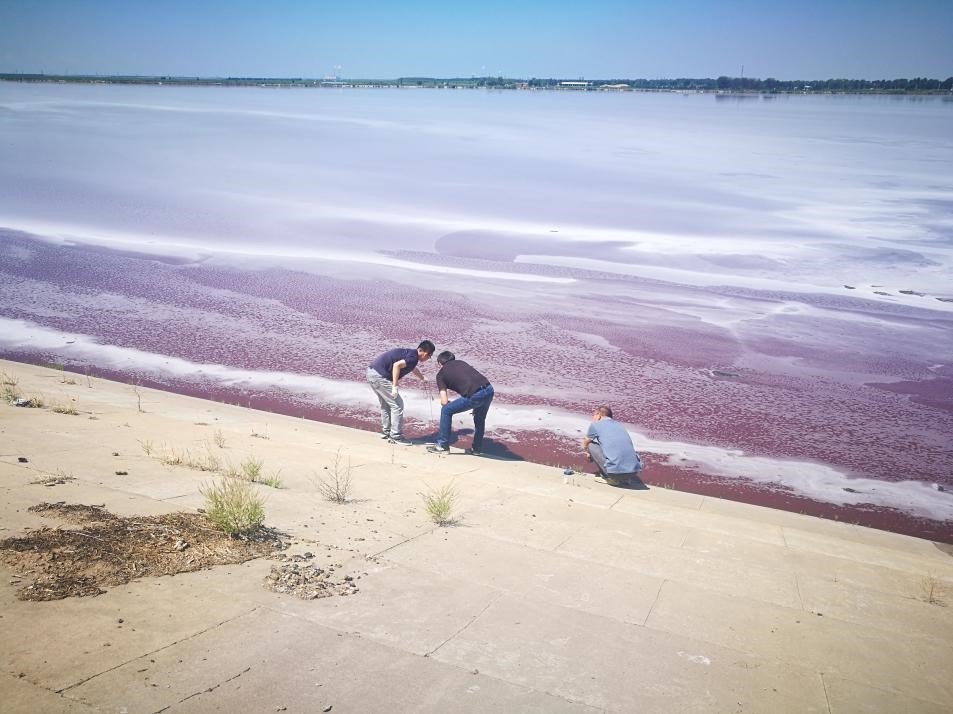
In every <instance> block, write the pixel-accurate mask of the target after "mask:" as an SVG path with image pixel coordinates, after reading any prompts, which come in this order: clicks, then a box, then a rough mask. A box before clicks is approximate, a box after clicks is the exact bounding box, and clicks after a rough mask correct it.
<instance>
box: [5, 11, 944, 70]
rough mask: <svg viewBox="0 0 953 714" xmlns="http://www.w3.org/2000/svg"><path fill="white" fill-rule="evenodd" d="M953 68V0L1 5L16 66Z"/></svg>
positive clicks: (8, 57) (8, 58)
mask: <svg viewBox="0 0 953 714" xmlns="http://www.w3.org/2000/svg"><path fill="white" fill-rule="evenodd" d="M742 65H743V66H744V76H746V77H759V78H762V79H764V78H767V77H775V78H777V79H827V78H831V77H848V78H853V79H882V78H888V79H892V78H896V77H915V76H921V77H931V78H937V79H945V78H946V77H949V76H953V0H802V1H801V2H794V0H708V1H705V0H668V1H667V2H665V1H658V2H645V1H643V0H589V1H587V2H586V1H583V0H548V1H547V2H542V1H539V0H483V1H481V2H455V1H454V0H441V1H440V2H437V1H436V0H404V1H403V2H401V1H400V0H393V1H392V2H386V1H381V0H350V1H348V0H339V1H338V2H324V0H310V1H308V0H271V1H270V2H267V1H265V0H189V1H186V0H0V71H2V72H45V73H50V74H54V73H66V74H83V73H94V74H95V73H98V74H148V75H155V74H166V75H199V76H244V77H249V76H250V77H323V76H327V75H331V74H338V75H340V76H342V77H350V78H359V77H368V78H370V77H374V78H386V77H398V76H437V77H452V76H462V77H469V76H471V75H500V74H501V75H505V76H508V77H523V78H529V77H562V78H565V77H573V78H575V77H586V78H603V79H608V78H649V79H654V78H672V77H717V76H719V75H729V76H739V75H740V74H741V68H742Z"/></svg>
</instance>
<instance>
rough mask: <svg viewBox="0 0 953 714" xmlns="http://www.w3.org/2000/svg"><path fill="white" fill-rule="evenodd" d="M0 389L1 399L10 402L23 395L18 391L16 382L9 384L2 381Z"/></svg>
mask: <svg viewBox="0 0 953 714" xmlns="http://www.w3.org/2000/svg"><path fill="white" fill-rule="evenodd" d="M0 389H2V394H3V401H5V402H10V403H11V404H12V403H13V402H15V401H17V400H18V399H20V398H21V397H22V396H23V394H22V393H21V392H20V389H19V388H18V387H17V385H16V382H13V383H11V384H8V383H7V382H4V383H3V385H2V387H0Z"/></svg>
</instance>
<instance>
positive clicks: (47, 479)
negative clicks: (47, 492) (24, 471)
mask: <svg viewBox="0 0 953 714" xmlns="http://www.w3.org/2000/svg"><path fill="white" fill-rule="evenodd" d="M75 480H76V477H75V476H73V475H72V474H68V473H66V472H65V471H63V469H57V471H56V473H55V474H49V475H47V476H41V477H40V478H38V479H36V480H35V481H30V483H31V484H33V485H35V486H60V485H62V484H64V483H66V482H67V481H75Z"/></svg>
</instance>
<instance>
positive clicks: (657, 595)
mask: <svg viewBox="0 0 953 714" xmlns="http://www.w3.org/2000/svg"><path fill="white" fill-rule="evenodd" d="M667 582H668V581H667V580H663V581H662V582H660V583H659V585H658V590H657V591H656V592H655V599H654V600H653V601H652V607H650V608H649V611H648V612H647V613H645V619H644V620H642V627H648V621H649V618H650V617H651V616H652V612H653V611H654V610H655V606H656V605H658V601H659V598H661V597H662V588H663V587H664V586H665V583H667Z"/></svg>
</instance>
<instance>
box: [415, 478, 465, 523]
mask: <svg viewBox="0 0 953 714" xmlns="http://www.w3.org/2000/svg"><path fill="white" fill-rule="evenodd" d="M458 495H459V494H458V492H457V488H456V486H454V485H453V482H451V483H448V484H447V485H446V486H442V487H440V488H437V489H433V488H428V489H427V492H426V493H421V494H420V497H421V498H422V499H423V501H424V507H425V508H426V509H427V513H428V514H429V515H430V520H432V521H433V522H434V523H436V524H437V525H438V526H451V525H453V524H454V523H456V519H455V518H454V517H453V507H454V505H455V504H456V500H457V496H458Z"/></svg>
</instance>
